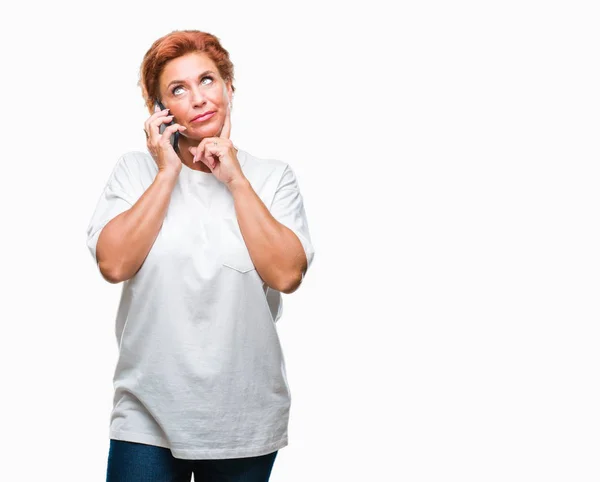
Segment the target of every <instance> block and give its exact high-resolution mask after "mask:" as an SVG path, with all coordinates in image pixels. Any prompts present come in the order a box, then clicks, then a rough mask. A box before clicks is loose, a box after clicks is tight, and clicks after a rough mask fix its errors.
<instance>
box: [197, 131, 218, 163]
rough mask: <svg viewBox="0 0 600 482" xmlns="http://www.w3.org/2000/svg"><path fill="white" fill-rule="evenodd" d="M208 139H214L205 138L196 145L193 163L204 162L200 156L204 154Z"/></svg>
mask: <svg viewBox="0 0 600 482" xmlns="http://www.w3.org/2000/svg"><path fill="white" fill-rule="evenodd" d="M210 139H214V137H205V138H204V139H202V140H201V141H200V144H198V147H197V148H196V153H195V154H194V162H198V161H199V160H202V161H203V162H204V160H203V159H202V155H203V154H204V150H205V146H206V142H207V141H209V140H210Z"/></svg>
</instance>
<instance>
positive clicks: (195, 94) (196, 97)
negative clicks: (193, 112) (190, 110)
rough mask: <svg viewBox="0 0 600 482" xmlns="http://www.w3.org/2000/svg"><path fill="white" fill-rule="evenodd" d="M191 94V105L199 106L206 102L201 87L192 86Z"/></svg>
mask: <svg viewBox="0 0 600 482" xmlns="http://www.w3.org/2000/svg"><path fill="white" fill-rule="evenodd" d="M191 95H192V107H200V106H202V105H203V104H204V103H205V102H206V100H205V98H204V93H203V92H202V89H201V88H200V87H198V86H193V87H192V90H191Z"/></svg>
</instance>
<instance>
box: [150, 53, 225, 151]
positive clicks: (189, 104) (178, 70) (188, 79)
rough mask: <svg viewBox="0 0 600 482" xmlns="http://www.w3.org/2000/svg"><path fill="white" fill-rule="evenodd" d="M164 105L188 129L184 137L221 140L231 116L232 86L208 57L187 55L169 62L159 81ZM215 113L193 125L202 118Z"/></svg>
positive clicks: (175, 119) (200, 54)
mask: <svg viewBox="0 0 600 482" xmlns="http://www.w3.org/2000/svg"><path fill="white" fill-rule="evenodd" d="M159 86H160V95H161V101H162V103H163V105H164V106H165V107H166V108H168V109H170V111H171V112H170V113H171V114H173V115H174V116H175V118H174V121H175V122H177V123H178V124H180V125H182V126H185V127H187V129H186V130H185V131H183V132H180V134H181V135H182V136H185V137H188V138H190V139H195V140H201V139H203V138H204V137H213V136H219V135H220V133H221V130H222V128H223V123H224V122H225V117H226V115H227V108H228V104H229V100H230V99H231V94H232V92H231V86H230V85H226V84H225V82H224V81H223V79H222V78H221V76H220V75H219V71H218V69H217V67H216V65H215V64H214V62H213V61H212V60H211V59H210V58H209V57H208V56H207V55H206V54H204V53H200V52H195V53H190V54H186V55H183V56H181V57H178V58H176V59H173V60H171V61H170V62H168V63H167V64H166V66H165V68H164V69H163V72H162V73H161V75H160V78H159ZM207 112H214V114H213V115H212V116H211V117H209V118H207V119H201V120H196V121H192V119H193V118H194V117H196V116H197V115H199V114H204V113H207Z"/></svg>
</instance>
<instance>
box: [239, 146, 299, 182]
mask: <svg viewBox="0 0 600 482" xmlns="http://www.w3.org/2000/svg"><path fill="white" fill-rule="evenodd" d="M239 150H240V151H242V155H243V156H244V157H245V159H244V160H243V163H242V168H243V170H244V173H245V174H252V175H254V176H256V177H262V178H267V177H273V176H277V175H281V174H283V172H284V171H285V170H286V168H287V167H288V165H289V164H288V163H287V162H285V161H282V160H280V159H276V158H272V157H260V156H256V155H254V154H250V153H249V152H247V151H245V150H243V149H239Z"/></svg>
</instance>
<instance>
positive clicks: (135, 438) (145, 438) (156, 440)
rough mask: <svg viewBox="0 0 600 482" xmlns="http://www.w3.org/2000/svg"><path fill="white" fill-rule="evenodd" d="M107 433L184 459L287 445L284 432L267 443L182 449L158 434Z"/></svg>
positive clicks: (268, 450) (255, 454)
mask: <svg viewBox="0 0 600 482" xmlns="http://www.w3.org/2000/svg"><path fill="white" fill-rule="evenodd" d="M109 433H110V435H109V437H110V438H111V439H115V440H123V441H126V442H136V443H143V444H147V445H155V446H158V447H164V448H167V449H169V450H171V453H172V454H173V457H175V458H177V459H186V460H200V459H231V458H241V457H258V456H259V455H266V454H270V453H272V452H275V451H276V450H280V449H282V448H283V447H286V446H287V445H288V436H287V434H286V435H284V436H283V437H282V438H280V439H279V440H277V441H276V442H272V443H270V444H267V445H255V446H251V447H247V446H246V447H238V448H232V449H183V448H175V447H172V446H171V444H169V443H168V442H167V440H166V439H165V438H163V437H161V436H159V435H152V434H149V433H138V432H129V431H127V432H124V431H119V430H110V432H109Z"/></svg>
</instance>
